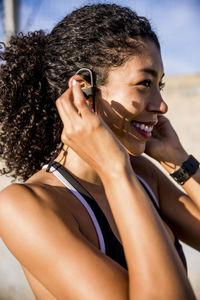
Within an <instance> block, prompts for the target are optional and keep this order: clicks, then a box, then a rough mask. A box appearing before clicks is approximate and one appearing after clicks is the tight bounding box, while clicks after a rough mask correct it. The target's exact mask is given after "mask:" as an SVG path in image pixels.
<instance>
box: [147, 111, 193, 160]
mask: <svg viewBox="0 0 200 300" xmlns="http://www.w3.org/2000/svg"><path fill="white" fill-rule="evenodd" d="M145 153H146V154H148V155H149V156H151V157H152V158H154V159H156V160H157V161H159V162H169V163H174V164H177V162H178V161H177V159H178V158H179V159H180V162H182V161H183V157H184V158H186V157H187V154H186V152H185V150H184V149H183V146H182V145H181V142H180V140H179V138H178V136H177V134H176V132H175V130H174V128H173V127H172V125H171V123H170V122H169V120H168V119H167V118H166V117H164V116H159V117H158V123H157V125H156V126H155V128H154V130H153V133H152V137H151V138H150V140H149V141H148V142H147V144H146V148H145Z"/></svg>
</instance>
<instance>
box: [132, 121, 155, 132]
mask: <svg viewBox="0 0 200 300" xmlns="http://www.w3.org/2000/svg"><path fill="white" fill-rule="evenodd" d="M134 125H135V127H137V128H140V129H141V130H143V131H146V132H151V131H152V130H153V126H148V125H145V124H141V123H136V122H134Z"/></svg>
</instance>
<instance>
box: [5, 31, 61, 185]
mask: <svg viewBox="0 0 200 300" xmlns="http://www.w3.org/2000/svg"><path fill="white" fill-rule="evenodd" d="M46 43H47V36H46V35H45V34H44V32H43V31H38V32H33V33H29V34H28V35H23V34H19V35H18V36H14V37H12V38H11V39H10V42H9V45H8V46H4V45H3V44H2V43H1V51H0V60H1V65H0V158H1V159H3V160H4V162H5V167H4V168H3V170H1V174H11V175H12V176H14V177H15V178H16V177H18V178H19V179H22V180H26V179H27V178H28V177H30V176H31V175H32V174H33V173H35V172H36V171H38V170H39V169H40V168H41V166H42V165H43V164H44V163H45V162H46V161H48V160H49V159H50V156H51V155H52V152H53V150H54V149H55V147H56V144H57V143H58V142H59V138H60V134H59V129H58V123H59V124H60V126H59V128H60V131H61V121H60V119H59V116H58V113H57V110H56V107H55V104H54V102H53V101H52V99H49V97H48V96H47V94H48V84H47V80H46V78H45V61H44V60H45V47H46ZM55 100H56V99H55ZM55 120H57V122H55ZM50 141H51V142H50Z"/></svg>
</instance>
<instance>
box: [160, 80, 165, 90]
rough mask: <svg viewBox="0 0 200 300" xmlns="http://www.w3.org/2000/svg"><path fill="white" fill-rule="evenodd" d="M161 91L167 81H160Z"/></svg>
mask: <svg viewBox="0 0 200 300" xmlns="http://www.w3.org/2000/svg"><path fill="white" fill-rule="evenodd" d="M159 87H160V91H162V90H163V89H164V87H165V82H162V81H161V82H159Z"/></svg>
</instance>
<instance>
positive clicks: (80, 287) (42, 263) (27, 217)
mask: <svg viewBox="0 0 200 300" xmlns="http://www.w3.org/2000/svg"><path fill="white" fill-rule="evenodd" d="M58 190H59V191H60V188H59V189H58ZM58 190H57V189H56V187H55V189H53V190H52V189H50V191H51V193H50V192H49V190H48V188H43V187H42V186H39V185H36V184H34V185H32V184H22V185H21V184H14V185H11V186H9V187H7V188H6V189H4V190H3V191H2V192H1V193H0V235H1V237H2V239H3V240H4V242H5V244H6V245H7V247H8V248H9V249H10V251H11V252H12V253H13V255H14V256H15V257H16V258H17V260H18V261H19V262H20V263H21V264H22V266H23V267H25V269H26V270H27V271H28V272H29V273H30V274H32V275H33V277H34V278H36V279H37V280H38V281H39V282H40V283H41V284H42V286H44V287H45V288H46V289H47V290H48V291H49V292H50V293H51V294H52V295H54V296H55V297H56V299H95V297H96V295H97V294H98V295H101V297H102V299H112V296H113V295H114V294H116V295H117V296H116V298H115V299H127V294H128V279H127V271H126V270H124V269H123V268H122V267H121V266H120V265H118V264H117V263H116V262H114V261H113V260H112V259H110V258H109V257H107V256H106V255H104V254H103V253H101V251H100V250H99V249H97V248H96V247H95V246H94V245H93V244H92V243H90V242H89V241H88V240H87V239H86V238H85V237H84V236H83V235H82V233H81V232H80V230H79V227H78V224H77V223H76V220H75V218H74V217H73V215H72V214H71V212H70V211H69V210H68V207H66V209H65V206H63V205H62V206H61V208H62V210H63V211H64V214H65V218H63V215H61V214H60V212H59V211H58V210H57V209H58V207H59V205H55V202H56V200H57V202H59V191H58ZM52 191H55V194H53V196H52ZM53 193H54V192H53ZM61 194H62V192H61ZM46 196H48V197H46ZM51 197H52V198H51ZM47 198H48V199H47ZM66 216H67V217H66ZM81 274H84V280H83V277H82V276H81ZM81 278H82V279H81ZM77 281H78V282H77ZM108 282H109V285H108ZM102 286H103V287H104V289H103V290H102ZM101 297H100V298H101Z"/></svg>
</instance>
